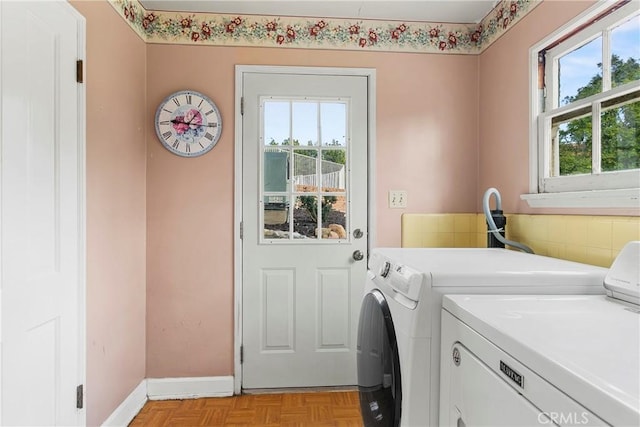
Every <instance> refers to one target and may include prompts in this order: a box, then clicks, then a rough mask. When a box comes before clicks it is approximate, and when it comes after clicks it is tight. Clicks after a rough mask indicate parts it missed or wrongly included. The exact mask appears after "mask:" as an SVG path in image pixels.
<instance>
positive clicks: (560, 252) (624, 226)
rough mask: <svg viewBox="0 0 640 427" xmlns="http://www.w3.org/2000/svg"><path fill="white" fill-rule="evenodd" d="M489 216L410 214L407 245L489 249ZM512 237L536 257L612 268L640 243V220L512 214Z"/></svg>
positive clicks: (509, 234) (405, 221)
mask: <svg viewBox="0 0 640 427" xmlns="http://www.w3.org/2000/svg"><path fill="white" fill-rule="evenodd" d="M486 233H487V226H486V224H485V218H484V214H475V213H472V214H404V215H403V216H402V247H406V248H417V247H455V248H470V247H479V248H483V247H486V246H487V234H486ZM507 238H508V239H510V240H514V241H517V242H521V243H524V244H525V245H527V246H529V247H531V248H532V249H533V250H534V252H535V253H536V254H539V255H546V256H550V257H554V258H561V259H567V260H571V261H577V262H583V263H586V264H592V265H599V266H602V267H609V266H610V265H611V262H612V261H613V259H614V258H615V257H616V255H617V254H618V252H619V251H620V249H621V248H622V246H624V244H625V243H627V242H628V241H630V240H640V217H621V216H579V215H518V214H514V215H509V214H508V215H507Z"/></svg>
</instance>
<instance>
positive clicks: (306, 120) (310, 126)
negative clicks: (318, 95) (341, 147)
mask: <svg viewBox="0 0 640 427" xmlns="http://www.w3.org/2000/svg"><path fill="white" fill-rule="evenodd" d="M292 109H293V116H292V118H293V126H292V137H293V145H317V144H318V103H317V102H293V104H292Z"/></svg>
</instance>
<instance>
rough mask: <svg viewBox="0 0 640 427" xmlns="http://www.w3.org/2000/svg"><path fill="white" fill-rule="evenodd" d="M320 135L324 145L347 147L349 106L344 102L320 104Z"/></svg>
mask: <svg viewBox="0 0 640 427" xmlns="http://www.w3.org/2000/svg"><path fill="white" fill-rule="evenodd" d="M320 124H321V125H320V133H321V135H322V145H329V146H340V147H345V146H346V145H347V142H346V135H347V104H346V103H344V102H323V103H322V104H320Z"/></svg>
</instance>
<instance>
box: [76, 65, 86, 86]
mask: <svg viewBox="0 0 640 427" xmlns="http://www.w3.org/2000/svg"><path fill="white" fill-rule="evenodd" d="M76 81H77V82H78V83H84V62H83V61H82V59H78V60H77V61H76Z"/></svg>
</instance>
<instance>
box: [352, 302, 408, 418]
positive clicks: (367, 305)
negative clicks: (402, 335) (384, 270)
mask: <svg viewBox="0 0 640 427" xmlns="http://www.w3.org/2000/svg"><path fill="white" fill-rule="evenodd" d="M358 391H359V394H360V409H361V412H362V420H363V421H364V425H365V426H367V427H369V426H385V427H386V426H388V427H396V426H399V425H400V410H401V405H402V388H401V382H400V359H399V356H398V345H397V342H396V333H395V330H394V328H393V320H392V319H391V312H390V311H389V306H388V305H387V301H386V300H385V298H384V295H382V293H381V292H380V291H378V290H373V291H371V292H370V293H368V294H367V295H365V297H364V299H363V301H362V307H361V308H360V320H359V323H358Z"/></svg>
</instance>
